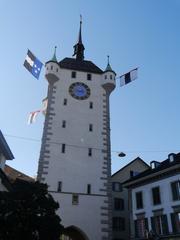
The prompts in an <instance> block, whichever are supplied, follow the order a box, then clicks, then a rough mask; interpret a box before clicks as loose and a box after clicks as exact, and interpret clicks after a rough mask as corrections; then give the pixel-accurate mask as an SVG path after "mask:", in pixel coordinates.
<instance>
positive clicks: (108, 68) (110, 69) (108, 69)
mask: <svg viewBox="0 0 180 240" xmlns="http://www.w3.org/2000/svg"><path fill="white" fill-rule="evenodd" d="M107 58H108V62H107V67H106V69H105V72H107V71H110V72H113V70H112V68H111V65H110V63H109V55H107Z"/></svg>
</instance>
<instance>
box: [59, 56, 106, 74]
mask: <svg viewBox="0 0 180 240" xmlns="http://www.w3.org/2000/svg"><path fill="white" fill-rule="evenodd" d="M59 66H60V67H61V68H66V69H71V70H77V71H82V72H91V73H99V74H102V73H103V71H102V70H101V69H100V68H99V67H97V66H96V65H95V64H94V63H93V62H91V61H86V60H84V61H77V60H76V59H74V58H64V59H63V60H62V61H60V62H59Z"/></svg>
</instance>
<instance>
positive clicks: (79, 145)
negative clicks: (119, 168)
mask: <svg viewBox="0 0 180 240" xmlns="http://www.w3.org/2000/svg"><path fill="white" fill-rule="evenodd" d="M74 56H75V58H64V59H63V60H61V61H60V62H58V61H57V59H56V56H55V55H54V56H53V58H52V60H50V61H48V62H47V63H46V73H45V77H46V79H47V81H48V106H47V111H46V116H45V124H44V130H43V137H42V145H41V152H40V158H39V167H38V180H39V181H41V182H43V183H47V184H48V186H49V192H50V193H51V194H52V195H53V197H54V199H55V200H56V201H58V202H59V203H60V208H59V210H58V213H59V215H60V217H61V219H62V224H63V225H64V227H65V228H66V235H67V236H69V239H73V240H110V239H111V185H110V177H111V154H110V120H109V96H110V93H111V92H112V90H113V89H114V88H115V72H114V71H113V70H112V69H111V67H110V64H109V61H108V65H107V68H106V70H105V71H102V70H101V69H100V68H99V67H97V66H96V65H95V64H94V63H92V62H91V61H87V60H84V46H83V43H82V37H81V22H80V30H79V36H78V41H77V44H76V45H75V46H74Z"/></svg>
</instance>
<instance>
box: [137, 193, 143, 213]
mask: <svg viewBox="0 0 180 240" xmlns="http://www.w3.org/2000/svg"><path fill="white" fill-rule="evenodd" d="M136 208H137V209H141V208H143V194H142V192H137V193H136Z"/></svg>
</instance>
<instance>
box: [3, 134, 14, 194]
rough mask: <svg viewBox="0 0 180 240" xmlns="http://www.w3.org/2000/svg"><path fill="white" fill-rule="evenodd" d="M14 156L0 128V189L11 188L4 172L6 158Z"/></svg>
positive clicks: (6, 189) (9, 158) (10, 158)
mask: <svg viewBox="0 0 180 240" xmlns="http://www.w3.org/2000/svg"><path fill="white" fill-rule="evenodd" d="M13 159H14V156H13V154H12V152H11V150H10V148H9V146H8V144H7V142H6V139H5V138H4V136H3V134H2V132H1V130H0V191H8V190H9V189H11V184H10V181H9V179H8V178H7V176H6V175H5V173H4V168H5V163H6V160H13Z"/></svg>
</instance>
